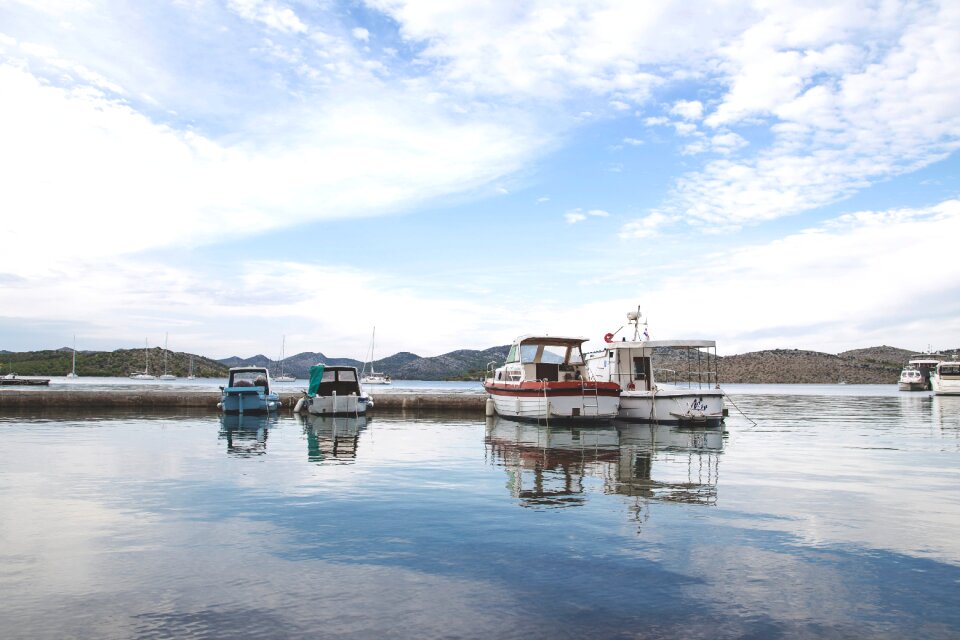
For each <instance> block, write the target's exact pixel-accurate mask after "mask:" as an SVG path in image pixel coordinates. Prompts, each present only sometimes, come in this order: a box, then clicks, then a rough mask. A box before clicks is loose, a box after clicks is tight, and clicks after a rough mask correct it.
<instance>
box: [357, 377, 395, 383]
mask: <svg viewBox="0 0 960 640" xmlns="http://www.w3.org/2000/svg"><path fill="white" fill-rule="evenodd" d="M360 382H361V383H363V384H390V380H383V379H381V378H363V379H361V380H360Z"/></svg>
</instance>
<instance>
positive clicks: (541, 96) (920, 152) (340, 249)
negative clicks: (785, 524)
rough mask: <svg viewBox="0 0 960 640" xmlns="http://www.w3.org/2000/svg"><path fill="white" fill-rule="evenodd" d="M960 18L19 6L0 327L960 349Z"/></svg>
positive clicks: (112, 339)
mask: <svg viewBox="0 0 960 640" xmlns="http://www.w3.org/2000/svg"><path fill="white" fill-rule="evenodd" d="M958 33H960V3H957V2H949V1H947V2H943V3H937V2H916V1H898V0H889V1H878V2H867V1H850V2H847V1H843V0H840V1H838V0H830V1H829V2H811V1H809V0H804V1H802V2H791V1H781V0H777V1H759V0H758V1H755V2H740V1H733V0H730V1H717V2H698V3H690V2H683V1H678V2H669V1H645V2H637V1H636V0H622V1H621V0H596V1H593V2H575V1H563V0H544V1H537V0H532V1H527V2H491V1H482V0H470V1H458V0H444V1H442V2H441V1H438V0H437V1H432V2H430V1H414V0H354V1H348V2H341V1H337V0H329V1H326V0H319V1H314V2H305V1H304V2H300V1H296V0H283V1H281V0H219V1H218V0H170V1H169V2H142V3H129V2H114V1H111V0H105V1H99V0H44V1H40V0H0V349H6V350H9V351H26V350H38V349H51V348H59V347H64V346H66V347H70V346H73V345H74V344H76V347H77V349H79V350H92V349H95V350H113V349H119V348H136V347H138V346H143V345H144V344H145V343H148V344H150V345H151V346H161V345H162V344H164V343H165V342H167V343H168V344H169V348H170V349H172V350H176V351H188V352H192V353H199V354H202V355H205V356H209V357H214V358H224V357H228V356H232V355H239V356H244V357H245V356H251V355H254V354H257V353H262V354H265V355H268V356H269V357H279V356H280V354H281V349H282V348H284V345H285V353H286V355H290V354H294V353H299V352H303V351H311V352H322V353H324V354H326V355H327V356H330V357H353V358H357V359H361V360H363V359H366V358H367V357H368V355H369V353H370V348H371V342H372V337H373V331H374V327H376V342H375V351H374V355H375V357H377V358H380V357H384V356H387V355H390V354H393V353H396V352H399V351H409V352H413V353H416V354H418V355H421V356H435V355H439V354H443V353H446V352H449V351H452V350H455V349H486V348H489V347H492V346H496V345H503V344H508V343H509V342H511V341H512V340H513V339H514V338H515V337H516V336H518V335H521V334H528V333H534V334H536V333H549V334H551V335H579V336H584V337H587V338H589V339H590V341H591V342H590V343H588V348H589V346H591V345H597V344H599V343H600V341H601V340H602V336H603V335H604V334H605V333H607V332H614V331H616V330H618V328H620V327H622V326H623V325H624V324H625V322H626V313H627V312H628V311H631V310H636V309H638V308H639V310H640V312H641V314H642V320H643V321H645V322H647V323H648V324H647V328H648V331H649V334H650V336H651V338H653V339H672V338H677V339H680V338H700V339H715V340H716V341H717V344H718V352H719V353H720V354H721V355H729V354H735V353H745V352H749V351H757V350H761V349H773V348H790V349H812V350H817V351H824V352H828V353H839V352H842V351H845V350H848V349H856V348H862V347H869V346H877V345H892V346H897V347H902V348H905V349H913V350H918V351H919V350H926V349H928V348H932V349H947V348H956V347H960V260H958V259H957V256H958V255H960V253H958V250H957V249H956V248H955V247H956V245H957V243H958V241H960V158H958V153H957V149H958V147H960V107H958V105H960V37H957V34H958ZM621 331H626V329H623V330H621ZM620 335H623V333H622V332H621V333H618V336H620Z"/></svg>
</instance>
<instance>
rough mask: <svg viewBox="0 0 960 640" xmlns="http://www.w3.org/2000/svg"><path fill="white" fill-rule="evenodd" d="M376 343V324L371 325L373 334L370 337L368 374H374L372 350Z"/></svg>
mask: <svg viewBox="0 0 960 640" xmlns="http://www.w3.org/2000/svg"><path fill="white" fill-rule="evenodd" d="M376 344H377V326H376V325H374V326H373V336H372V337H371V338H370V375H373V374H374V370H373V350H374V348H375V346H376Z"/></svg>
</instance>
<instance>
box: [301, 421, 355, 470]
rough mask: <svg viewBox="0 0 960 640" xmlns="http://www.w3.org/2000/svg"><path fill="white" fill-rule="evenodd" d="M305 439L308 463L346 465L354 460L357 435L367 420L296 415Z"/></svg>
mask: <svg viewBox="0 0 960 640" xmlns="http://www.w3.org/2000/svg"><path fill="white" fill-rule="evenodd" d="M298 418H299V420H300V425H301V426H302V427H303V433H304V434H305V435H306V436H307V460H309V461H310V462H324V463H328V464H329V463H341V464H349V463H352V462H355V461H356V459H357V446H358V444H359V442H360V432H361V431H363V430H364V429H365V428H366V427H367V422H368V420H369V418H367V416H365V415H362V414H361V415H360V416H350V417H345V416H319V415H314V414H312V413H310V414H298Z"/></svg>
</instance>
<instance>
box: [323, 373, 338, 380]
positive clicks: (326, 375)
mask: <svg viewBox="0 0 960 640" xmlns="http://www.w3.org/2000/svg"><path fill="white" fill-rule="evenodd" d="M336 379H337V372H336V371H324V372H323V378H321V379H320V381H321V382H335V381H336Z"/></svg>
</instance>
